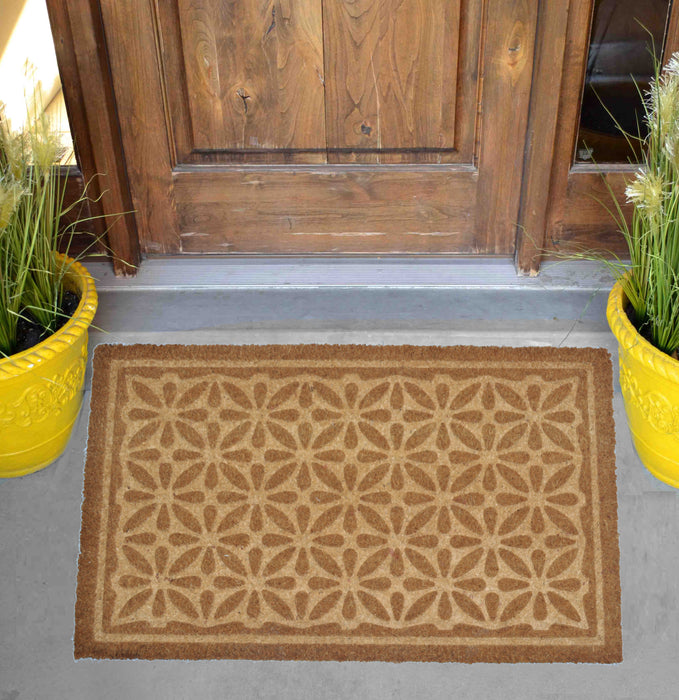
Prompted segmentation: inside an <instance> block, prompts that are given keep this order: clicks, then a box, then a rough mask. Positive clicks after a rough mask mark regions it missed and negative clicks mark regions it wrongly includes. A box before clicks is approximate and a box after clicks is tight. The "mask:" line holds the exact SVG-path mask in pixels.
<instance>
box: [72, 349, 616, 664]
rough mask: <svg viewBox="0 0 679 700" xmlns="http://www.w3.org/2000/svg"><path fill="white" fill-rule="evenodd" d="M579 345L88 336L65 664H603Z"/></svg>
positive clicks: (606, 387)
mask: <svg viewBox="0 0 679 700" xmlns="http://www.w3.org/2000/svg"><path fill="white" fill-rule="evenodd" d="M611 402H612V373H611V363H610V358H609V356H608V353H607V352H606V351H604V350H600V349H590V348H587V349H574V348H561V349H555V348H489V347H485V348H484V347H450V348H440V347H413V346H393V347H381V346H325V345H322V346H321V345H318V346H314V345H306V346H305V345H290V346H151V345H136V346H115V345H110V346H99V347H98V348H97V349H96V352H95V355H94V376H93V386H92V409H91V418H90V428H89V443H88V454H87V466H86V472H85V496H84V504H83V520H82V532H81V555H80V561H79V571H78V593H77V603H76V631H75V656H76V657H96V658H111V657H113V658H116V657H117V658H145V659H155V658H178V659H202V658H248V659H334V660H360V661H370V660H385V661H464V662H473V661H494V662H501V661H505V662H521V661H542V662H551V661H572V662H583V661H587V662H604V663H610V662H618V661H621V658H622V646H621V629H620V580H619V563H618V560H619V555H618V532H617V500H616V484H615V459H614V444H615V436H614V424H613V415H612V405H611Z"/></svg>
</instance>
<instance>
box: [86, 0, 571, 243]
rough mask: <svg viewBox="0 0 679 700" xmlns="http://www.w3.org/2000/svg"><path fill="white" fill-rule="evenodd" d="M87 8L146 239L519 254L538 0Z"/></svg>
mask: <svg viewBox="0 0 679 700" xmlns="http://www.w3.org/2000/svg"><path fill="white" fill-rule="evenodd" d="M99 2H100V6H101V17H102V20H103V27H104V31H105V38H106V44H107V49H108V56H109V60H110V67H111V77H112V81H113V87H114V92H115V98H116V103H117V110H118V118H119V121H120V130H121V136H122V148H123V151H124V157H125V162H126V166H127V173H128V178H129V183H130V190H131V193H132V198H133V202H134V207H135V209H136V218H137V230H138V232H139V237H140V243H141V248H142V251H144V252H146V253H147V254H154V253H155V254H177V253H222V254H223V253H230V254H231V253H233V254H243V253H245V254H253V253H254V254H285V253H292V254H306V253H313V254H316V253H326V254H354V253H357V254H367V253H379V254H398V253H407V254H438V253H462V254H472V253H481V254H496V255H511V254H512V253H513V252H514V249H515V236H516V226H517V221H518V211H519V201H520V196H521V179H522V168H523V164H524V149H525V140H526V128H527V119H528V109H529V101H530V92H531V81H532V73H533V59H534V48H535V41H536V31H537V25H538V7H539V5H542V3H539V2H538V0H99ZM559 2H561V0H559ZM557 4H558V3H557Z"/></svg>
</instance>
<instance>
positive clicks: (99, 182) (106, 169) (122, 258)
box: [47, 0, 141, 276]
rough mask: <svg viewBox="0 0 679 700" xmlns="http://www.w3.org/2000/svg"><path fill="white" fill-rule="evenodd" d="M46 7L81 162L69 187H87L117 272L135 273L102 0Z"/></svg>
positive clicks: (68, 0) (59, 0)
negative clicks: (101, 6)
mask: <svg viewBox="0 0 679 700" xmlns="http://www.w3.org/2000/svg"><path fill="white" fill-rule="evenodd" d="M47 10H48V13H49V18H50V24H51V26H52V34H53V36H54V46H55V50H56V56H57V62H58V65H59V73H60V75H61V82H62V87H63V91H64V98H65V102H66V109H67V112H68V120H69V124H70V127H71V133H72V135H73V141H74V146H75V152H76V155H77V160H78V164H79V168H72V169H71V170H70V173H69V187H68V191H69V192H73V195H71V196H72V198H73V200H75V199H76V198H77V197H79V196H81V195H82V192H83V188H84V187H85V186H87V193H88V196H89V197H90V202H89V207H90V210H91V213H92V215H93V216H97V217H104V218H99V219H95V220H94V221H93V222H91V223H92V228H93V229H94V231H95V233H96V234H97V235H98V236H102V237H103V238H104V240H105V241H106V243H107V245H108V247H109V249H110V250H109V253H110V256H111V262H112V264H113V268H114V270H115V272H116V274H117V275H120V276H131V275H134V274H135V272H136V269H135V267H131V266H136V265H138V264H139V262H140V259H141V257H140V251H139V237H138V235H137V227H136V221H135V216H134V213H133V211H132V210H133V206H132V198H131V196H130V189H129V183H128V179H127V172H126V163H125V153H124V150H123V145H122V141H121V138H120V129H119V125H118V114H117V108H116V102H115V95H114V93H113V87H112V84H111V76H110V69H109V63H108V54H107V50H106V40H105V36H104V32H103V26H102V22H101V13H100V11H99V3H98V2H97V0H47ZM125 212H126V213H125Z"/></svg>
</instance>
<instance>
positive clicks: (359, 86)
mask: <svg viewBox="0 0 679 700" xmlns="http://www.w3.org/2000/svg"><path fill="white" fill-rule="evenodd" d="M459 34H460V3H459V2H455V1H453V2H451V1H450V0H377V1H375V0H337V1H334V2H326V3H325V11H324V34H323V39H324V48H325V56H326V69H325V76H326V81H325V82H326V124H327V132H328V148H329V149H330V160H331V161H332V162H338V163H342V162H367V163H389V162H442V161H443V162H445V161H447V160H450V159H451V158H450V155H451V154H454V152H455V144H456V139H455V97H456V91H457V81H458V70H457V66H458V51H459V45H460V40H459ZM463 79H464V78H463ZM467 117H472V118H473V114H471V115H469V114H468V115H467ZM453 160H454V158H453Z"/></svg>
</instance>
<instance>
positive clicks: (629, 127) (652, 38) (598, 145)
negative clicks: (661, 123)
mask: <svg viewBox="0 0 679 700" xmlns="http://www.w3.org/2000/svg"><path fill="white" fill-rule="evenodd" d="M669 5H670V0H643V2H639V0H596V2H595V4H594V17H593V21H592V34H591V38H590V45H589V55H588V59H587V72H586V75H585V88H584V92H583V97H582V111H581V114H580V131H579V134H578V143H577V148H576V154H575V159H576V161H579V162H587V161H591V160H594V161H596V162H597V163H616V162H626V161H628V160H629V159H630V158H632V159H635V160H636V157H635V155H634V153H633V152H632V151H631V149H630V147H629V145H628V144H627V142H626V140H625V138H624V137H623V136H622V135H621V134H620V131H619V130H618V128H617V127H616V124H615V122H616V121H617V122H618V123H619V124H620V126H622V128H623V129H625V130H626V131H628V132H630V133H632V134H635V135H636V134H637V133H638V128H637V120H638V123H639V125H640V126H641V127H642V128H643V124H642V119H641V116H642V114H643V109H642V103H641V98H640V97H639V92H638V90H637V87H636V86H635V81H636V83H637V85H638V87H639V89H640V90H641V91H642V93H643V92H644V91H646V90H647V89H648V85H649V81H650V79H651V77H652V76H653V72H654V69H653V60H654V58H653V53H652V47H653V45H655V52H656V55H657V56H658V57H660V56H661V54H662V47H663V40H664V35H665V25H666V23H667V13H668V9H669ZM608 112H610V114H609V113H608ZM642 135H644V132H642Z"/></svg>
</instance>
